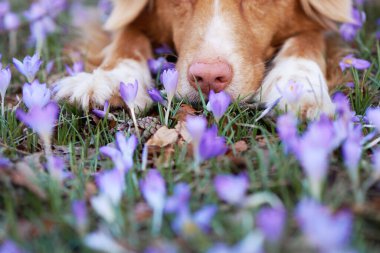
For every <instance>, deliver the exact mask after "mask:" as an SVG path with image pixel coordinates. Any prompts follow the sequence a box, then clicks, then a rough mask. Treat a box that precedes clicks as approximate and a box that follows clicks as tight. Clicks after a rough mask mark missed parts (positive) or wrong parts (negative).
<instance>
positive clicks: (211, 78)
mask: <svg viewBox="0 0 380 253" xmlns="http://www.w3.org/2000/svg"><path fill="white" fill-rule="evenodd" d="M232 75H233V74H232V68H231V65H229V64H228V63H227V62H225V61H217V62H210V63H209V62H195V63H193V64H191V66H190V68H189V71H188V80H189V82H190V84H191V86H193V87H194V88H195V89H196V90H198V86H199V87H200V88H201V90H202V92H203V94H206V95H208V94H209V93H210V90H213V91H215V92H220V91H222V90H224V89H225V88H226V87H227V86H228V85H229V84H230V83H231V81H232Z"/></svg>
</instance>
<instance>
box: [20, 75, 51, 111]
mask: <svg viewBox="0 0 380 253" xmlns="http://www.w3.org/2000/svg"><path fill="white" fill-rule="evenodd" d="M50 96H51V93H50V90H49V89H48V88H46V84H45V83H43V84H40V83H39V82H38V80H35V81H34V82H33V83H31V84H28V83H25V84H24V86H23V88H22V100H23V101H24V104H25V105H26V107H28V108H29V109H31V108H32V107H35V106H38V107H44V106H45V105H47V103H49V101H50Z"/></svg>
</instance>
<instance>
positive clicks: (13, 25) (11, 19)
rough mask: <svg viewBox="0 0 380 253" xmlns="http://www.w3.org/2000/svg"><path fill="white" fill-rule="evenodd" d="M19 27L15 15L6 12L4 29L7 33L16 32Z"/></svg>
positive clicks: (17, 18) (18, 20) (18, 21)
mask: <svg viewBox="0 0 380 253" xmlns="http://www.w3.org/2000/svg"><path fill="white" fill-rule="evenodd" d="M19 26H20V18H19V17H18V15H17V14H15V13H12V12H8V13H7V14H6V15H5V16H4V27H5V29H6V30H8V31H13V30H17V29H18V27H19Z"/></svg>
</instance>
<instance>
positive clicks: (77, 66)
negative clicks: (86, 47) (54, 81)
mask: <svg viewBox="0 0 380 253" xmlns="http://www.w3.org/2000/svg"><path fill="white" fill-rule="evenodd" d="M65 67H66V72H67V73H68V74H69V75H70V76H75V75H76V74H78V73H80V72H82V71H83V70H84V63H83V61H77V62H74V64H73V67H72V68H71V67H70V66H68V65H65Z"/></svg>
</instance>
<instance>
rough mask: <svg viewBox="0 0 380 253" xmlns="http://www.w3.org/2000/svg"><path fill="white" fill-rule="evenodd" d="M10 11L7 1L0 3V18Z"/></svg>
mask: <svg viewBox="0 0 380 253" xmlns="http://www.w3.org/2000/svg"><path fill="white" fill-rule="evenodd" d="M10 9H11V6H10V4H9V2H8V1H1V2H0V18H2V17H4V16H5V14H7V13H8V12H9V11H10Z"/></svg>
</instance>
